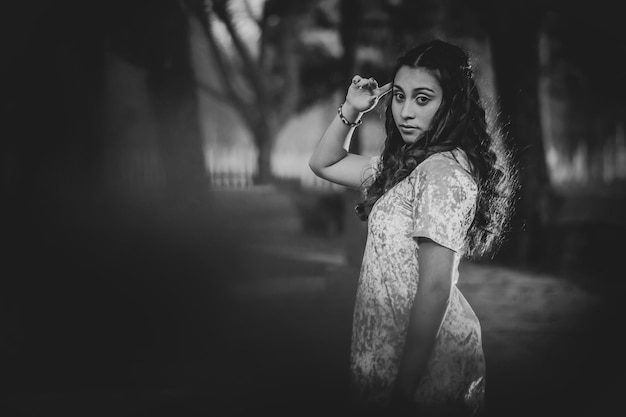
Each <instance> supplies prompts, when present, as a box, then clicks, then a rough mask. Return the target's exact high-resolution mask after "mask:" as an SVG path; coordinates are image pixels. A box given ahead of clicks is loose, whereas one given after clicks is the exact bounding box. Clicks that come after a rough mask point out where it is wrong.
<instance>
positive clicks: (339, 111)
mask: <svg viewBox="0 0 626 417" xmlns="http://www.w3.org/2000/svg"><path fill="white" fill-rule="evenodd" d="M342 107H343V104H342V105H341V106H339V110H337V114H338V115H339V118H340V119H341V121H342V122H343V124H344V125H346V126H348V127H357V126H359V125H360V124H361V123H363V119H359V120H357V121H356V122H354V123H352V122H350V121H348V119H346V118H345V116H344V115H343V113H342V112H341V108H342Z"/></svg>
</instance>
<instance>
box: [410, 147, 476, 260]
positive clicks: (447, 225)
mask: <svg viewBox="0 0 626 417" xmlns="http://www.w3.org/2000/svg"><path fill="white" fill-rule="evenodd" d="M418 170H419V171H418V174H417V181H416V182H415V199H414V206H413V216H414V221H415V225H414V228H413V237H414V238H418V237H427V238H429V239H431V240H433V241H434V242H436V243H438V244H440V245H442V246H445V247H447V248H449V249H452V250H453V251H455V252H460V251H462V250H463V248H464V246H465V237H466V234H467V231H468V229H469V226H470V225H471V223H472V220H473V217H474V212H475V205H476V197H477V188H476V183H475V182H474V180H473V178H472V177H471V175H469V173H468V172H467V171H465V170H464V169H463V167H461V166H460V165H459V164H458V163H456V162H454V161H452V160H448V159H444V158H443V157H441V158H438V159H433V160H426V161H424V162H423V163H422V166H420V167H418Z"/></svg>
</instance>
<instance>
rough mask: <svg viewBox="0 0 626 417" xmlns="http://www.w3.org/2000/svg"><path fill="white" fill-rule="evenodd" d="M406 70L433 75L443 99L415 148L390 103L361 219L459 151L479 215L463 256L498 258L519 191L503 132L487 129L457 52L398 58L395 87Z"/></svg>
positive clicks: (438, 44) (430, 50) (436, 50)
mask: <svg viewBox="0 0 626 417" xmlns="http://www.w3.org/2000/svg"><path fill="white" fill-rule="evenodd" d="M403 66H408V67H411V68H425V69H428V70H432V71H433V75H435V76H436V77H437V79H438V81H439V83H440V85H441V87H442V90H443V99H442V101H441V105H440V106H439V109H438V110H437V112H436V113H435V115H434V117H433V120H432V122H431V125H430V128H429V129H428V131H426V132H424V134H423V135H422V137H421V138H420V140H418V141H417V142H416V143H413V144H406V143H405V142H404V141H403V140H402V137H401V136H400V132H399V131H398V128H397V127H396V124H395V122H394V119H393V115H392V111H391V101H390V99H387V100H388V101H387V107H386V110H385V116H386V120H385V131H386V135H387V138H386V139H385V144H384V148H383V152H382V155H381V158H380V161H379V165H378V169H377V172H378V175H377V176H376V177H375V179H374V180H373V181H372V180H371V179H369V180H366V181H365V182H364V183H363V185H362V189H363V194H364V200H363V202H362V204H361V205H360V207H359V208H358V209H357V213H359V212H360V217H361V219H362V220H366V219H367V215H368V214H369V212H370V210H371V208H372V206H373V205H374V203H375V202H376V201H377V200H378V199H379V198H380V197H381V196H382V195H383V194H384V193H385V192H386V190H388V189H390V188H391V187H393V186H394V185H395V184H397V183H398V182H400V181H402V180H403V179H404V178H406V177H407V176H408V175H409V174H410V173H411V172H412V171H413V170H414V169H415V168H416V167H417V166H418V165H419V164H420V163H421V162H423V161H424V160H425V159H426V158H428V157H429V156H431V155H433V154H435V153H438V152H446V151H451V150H453V149H455V148H459V149H461V150H463V151H464V152H465V154H466V155H467V158H468V160H469V162H470V165H471V169H472V172H471V174H472V176H473V177H474V180H475V181H476V184H477V185H478V201H477V206H476V214H475V216H474V219H473V222H472V224H471V226H470V228H469V231H468V234H467V238H466V251H465V256H466V257H469V258H481V257H483V256H485V255H488V254H490V253H494V252H495V251H496V250H497V248H498V247H499V245H500V243H501V241H502V238H503V235H504V233H505V232H506V231H507V230H508V227H509V222H510V219H511V216H512V210H513V199H514V197H515V194H516V191H517V188H518V182H517V169H516V168H515V166H514V164H513V162H512V160H513V159H512V158H513V155H512V152H511V151H510V150H508V149H506V147H505V144H504V136H503V135H502V133H501V130H500V129H490V128H489V126H488V123H487V117H486V114H485V108H484V105H483V103H482V101H481V99H480V95H479V92H478V89H477V87H476V83H475V81H474V77H473V71H472V69H471V67H470V65H469V59H468V55H467V54H466V53H465V51H463V50H462V49H461V48H459V47H458V46H455V45H452V44H450V43H447V42H444V41H441V40H432V41H429V42H427V43H425V44H422V45H420V46H417V47H415V48H413V49H410V50H409V51H407V52H406V53H405V54H404V55H402V56H401V57H399V58H398V61H397V63H396V66H395V68H394V70H393V77H392V81H393V80H394V79H395V77H396V74H397V72H398V70H399V69H400V68H401V67H403Z"/></svg>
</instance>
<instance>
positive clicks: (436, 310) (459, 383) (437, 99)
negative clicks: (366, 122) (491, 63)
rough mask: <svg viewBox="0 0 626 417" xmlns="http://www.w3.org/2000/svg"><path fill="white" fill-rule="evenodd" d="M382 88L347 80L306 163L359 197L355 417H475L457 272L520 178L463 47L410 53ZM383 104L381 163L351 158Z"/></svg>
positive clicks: (478, 252) (474, 378)
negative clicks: (353, 143) (363, 224)
mask: <svg viewBox="0 0 626 417" xmlns="http://www.w3.org/2000/svg"><path fill="white" fill-rule="evenodd" d="M391 79H392V81H391V82H390V83H388V84H386V85H384V86H382V87H379V86H378V83H377V82H376V80H374V79H372V78H363V77H360V76H358V75H356V76H354V78H353V79H352V83H351V85H350V87H349V88H348V92H347V95H346V99H345V102H344V103H343V104H342V105H341V106H340V108H339V111H338V115H337V116H336V117H335V118H334V120H333V121H332V122H331V124H330V126H329V127H328V128H327V130H326V132H325V133H324V135H323V136H322V138H321V139H320V141H319V143H318V145H317V146H316V148H315V150H314V152H313V154H312V156H311V158H310V160H309V166H310V167H311V169H312V170H313V172H314V173H315V174H316V175H318V176H320V177H321V178H325V179H327V180H329V181H332V182H334V183H337V184H342V185H344V186H347V187H352V188H355V189H360V190H362V194H363V197H364V198H363V202H362V204H359V205H358V206H357V209H358V210H357V213H358V214H359V215H360V216H361V217H362V219H363V220H366V219H367V221H368V236H367V243H366V247H365V252H364V256H363V264H362V266H361V272H360V277H359V284H358V290H357V294H356V304H355V309H354V316H353V332H352V347H351V363H350V368H351V375H352V381H353V384H354V388H355V393H356V394H357V395H356V399H357V400H358V404H360V405H361V406H362V407H359V408H358V410H359V413H361V414H360V415H363V413H365V414H368V415H369V414H376V415H379V414H381V413H382V414H385V415H387V414H388V413H389V415H420V416H424V415H454V416H457V415H458V416H462V415H467V416H475V415H478V414H479V413H481V412H482V410H483V402H484V392H485V361H484V356H483V349H482V342H481V329H480V323H479V321H478V319H477V317H476V315H475V314H474V312H473V310H472V308H471V307H470V305H469V304H468V302H467V301H466V299H465V298H464V297H463V295H462V294H461V292H460V291H459V289H458V288H457V286H456V283H457V281H458V279H459V273H458V266H459V261H460V260H461V259H462V258H463V257H467V258H477V257H482V256H484V255H486V254H488V253H493V251H494V250H495V249H496V248H497V246H498V242H499V241H500V240H501V237H502V235H503V232H504V229H505V227H506V225H507V221H508V219H509V217H510V214H511V207H512V204H511V201H512V198H513V195H514V192H515V189H516V187H515V184H516V182H515V175H514V174H515V170H514V169H513V167H512V165H511V164H510V162H509V161H510V158H509V157H508V155H509V153H506V152H503V147H502V143H501V141H500V138H499V136H498V135H497V131H494V130H492V129H489V126H488V124H487V121H486V116H485V110H484V107H483V105H482V103H481V100H480V97H479V92H478V90H477V88H476V84H475V82H474V79H473V74H472V70H471V68H470V66H469V62H468V56H467V54H466V53H465V52H464V51H463V50H462V49H461V48H459V47H457V46H455V45H452V44H449V43H446V42H443V41H440V40H433V41H430V42H428V43H425V44H423V45H421V46H418V47H416V48H413V49H411V50H409V51H408V52H407V53H406V54H404V55H403V56H401V57H400V58H399V59H398V62H397V65H396V67H395V68H394V70H393V74H392V78H391ZM387 93H389V94H387ZM385 95H387V97H386V98H385V100H388V104H387V108H386V124H385V128H386V135H387V137H386V140H385V143H384V147H383V150H382V154H381V155H379V156H377V157H374V158H369V157H365V156H361V155H356V154H352V153H348V152H347V151H346V150H345V149H344V144H345V143H346V141H347V140H349V139H350V137H351V136H352V133H353V131H354V129H355V128H356V127H357V126H358V125H359V124H360V123H361V118H362V116H363V114H364V113H366V112H368V111H370V110H372V109H373V108H374V107H375V106H376V105H377V104H378V102H379V101H380V100H381V99H382V97H383V96H385ZM494 132H495V133H494Z"/></svg>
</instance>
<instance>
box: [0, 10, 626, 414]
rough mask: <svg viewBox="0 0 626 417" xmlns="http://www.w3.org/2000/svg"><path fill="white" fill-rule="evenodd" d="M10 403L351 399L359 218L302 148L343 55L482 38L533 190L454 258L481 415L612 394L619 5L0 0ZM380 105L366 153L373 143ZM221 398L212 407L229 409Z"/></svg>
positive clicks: (320, 407) (620, 101)
mask: <svg viewBox="0 0 626 417" xmlns="http://www.w3.org/2000/svg"><path fill="white" fill-rule="evenodd" d="M0 18H1V19H2V24H1V25H0V30H1V31H2V36H1V37H0V39H1V42H2V51H3V53H2V60H1V61H0V62H1V66H0V70H1V73H0V74H1V78H0V80H1V85H2V90H1V94H0V102H1V104H2V111H1V112H0V118H1V129H2V132H3V133H2V142H1V145H0V146H1V165H0V167H1V173H0V175H1V179H2V181H1V189H0V192H1V195H2V204H1V205H0V214H1V221H2V229H1V234H0V236H1V239H2V247H3V249H2V275H1V276H2V279H1V284H0V285H1V287H0V334H1V336H0V354H1V356H0V367H1V368H0V384H1V385H0V387H1V394H0V395H1V397H0V407H1V409H0V410H1V412H0V414H1V415H2V416H7V417H10V416H49V415H63V416H74V415H76V416H188V415H189V416H206V415H216V414H217V415H237V416H238V415H248V414H249V413H252V412H255V413H258V412H270V413H272V414H274V415H283V414H284V415H296V416H298V415H307V416H308V415H311V416H312V415H315V416H318V415H328V416H333V415H346V413H347V410H348V408H347V405H348V403H347V401H348V382H347V381H348V357H349V343H350V331H351V328H350V326H351V314H352V306H353V301H354V291H355V289H356V280H357V278H358V268H359V264H360V261H361V255H362V251H363V248H364V244H365V233H366V224H365V223H362V222H360V221H359V220H358V219H357V218H356V216H355V215H354V213H353V207H354V204H355V203H356V202H357V201H358V199H359V195H358V193H355V192H353V191H349V190H346V189H343V188H341V187H338V186H335V185H333V184H330V183H328V182H326V181H324V180H321V179H319V178H317V177H315V176H314V175H313V174H312V172H311V171H310V169H309V168H308V165H307V161H308V158H309V156H310V154H311V152H312V150H313V147H314V146H315V144H316V142H317V140H318V139H319V138H320V136H321V135H322V133H323V131H324V129H325V128H326V126H327V125H328V123H329V122H330V121H331V120H332V118H333V117H334V116H335V114H336V110H337V107H338V106H339V104H340V103H342V102H343V99H344V95H345V89H346V88H347V85H348V83H349V81H350V79H351V77H352V76H353V75H354V74H357V73H358V74H360V75H362V76H365V77H370V76H372V77H375V78H376V79H377V80H378V81H379V83H380V84H382V83H385V82H387V81H389V77H390V72H391V69H392V67H393V65H394V63H395V58H396V56H397V55H399V54H400V53H402V52H403V51H404V50H405V49H407V48H409V47H411V46H413V45H416V44H419V43H420V42H422V41H425V40H428V39H431V38H440V39H443V40H447V41H449V42H453V43H456V44H458V45H460V46H462V47H464V48H465V49H466V50H467V51H468V52H469V54H470V58H471V62H472V66H473V68H474V71H475V73H476V76H477V80H478V83H479V88H480V89H481V93H482V95H483V97H484V99H485V102H486V104H487V108H488V114H489V118H490V119H491V120H494V121H495V120H497V121H499V122H500V123H502V126H503V128H504V131H505V133H506V137H507V140H508V141H509V142H510V144H511V145H512V146H513V147H514V148H515V149H516V153H515V158H516V162H517V163H518V164H519V166H520V181H521V186H522V188H521V193H520V196H519V200H518V202H517V205H516V215H515V219H514V222H513V226H514V227H513V230H512V233H511V234H510V235H509V236H508V239H507V241H506V242H505V244H504V245H503V247H502V249H501V251H500V252H498V254H496V255H495V256H494V257H493V259H491V258H490V259H485V260H482V261H476V262H464V263H463V264H462V266H461V267H462V271H461V282H460V283H459V286H460V287H461V290H462V291H463V292H464V294H465V295H466V297H467V298H468V300H469V301H470V303H471V304H472V306H473V307H474V309H475V310H476V313H477V315H478V317H479V319H480V320H481V323H482V326H483V339H484V347H485V355H486V359H487V372H488V376H487V378H488V379H487V381H488V382H487V387H488V388H487V407H488V412H489V415H491V416H522V415H524V416H527V415H533V416H552V415H568V416H596V415H603V414H605V413H608V410H613V407H615V406H619V405H621V403H619V402H618V400H619V398H620V394H621V392H622V390H623V388H624V378H623V371H624V359H623V354H622V352H623V347H624V346H623V342H622V341H621V338H620V337H619V333H618V332H619V327H617V326H618V325H621V321H620V319H621V317H622V316H623V314H622V313H621V310H620V309H619V306H620V301H621V296H622V294H623V293H624V292H623V289H624V283H623V281H624V272H623V270H622V269H621V261H620V258H621V256H622V254H623V253H624V249H625V246H626V245H625V244H624V239H623V234H624V232H625V231H626V218H625V215H624V213H626V188H625V184H626V137H625V121H626V95H625V94H624V93H625V92H626V81H625V80H626V78H625V77H624V75H623V74H624V71H623V62H624V57H625V52H626V50H625V48H626V46H625V45H626V43H625V41H626V35H625V34H624V31H623V28H622V22H621V14H620V13H619V12H618V7H617V5H616V4H615V2H611V1H608V0H598V1H594V2H590V1H579V2H571V1H568V2H566V1H558V0H547V1H539V0H530V1H516V0H500V1H496V0H467V1H461V0H445V1H444V0H441V1H435V0H414V1H409V0H301V1H288V0H220V1H218V0H215V1H198V0H179V1H176V0H151V1H149V0H127V1H121V0H110V1H107V2H99V3H93V2H81V1H77V0H58V1H55V2H52V1H45V0H33V1H29V2H10V3H6V4H4V5H3V6H2V14H1V17H0ZM383 116H384V115H383V112H382V111H380V109H378V110H375V111H373V112H371V113H369V114H368V115H367V116H366V117H365V121H364V123H363V125H362V126H361V127H360V128H359V129H357V133H356V135H355V138H354V140H353V143H352V145H351V146H352V150H353V151H355V152H360V153H363V154H366V155H374V154H376V153H377V152H379V151H380V149H381V145H382V141H383ZM218 413H219V414H218Z"/></svg>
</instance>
